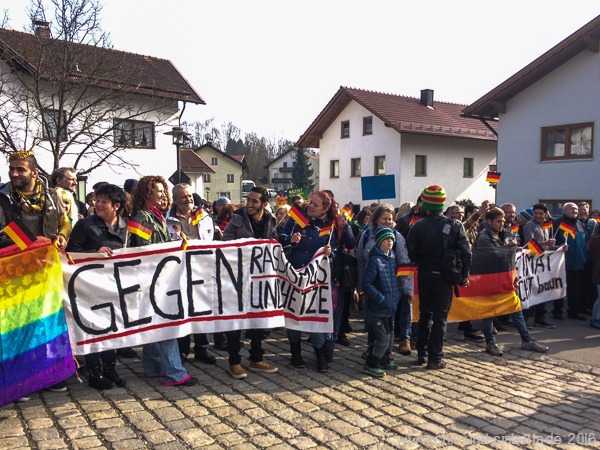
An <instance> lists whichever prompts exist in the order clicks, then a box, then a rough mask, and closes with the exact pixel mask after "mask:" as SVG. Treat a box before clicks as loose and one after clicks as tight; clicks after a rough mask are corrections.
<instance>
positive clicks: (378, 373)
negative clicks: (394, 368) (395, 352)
mask: <svg viewBox="0 0 600 450" xmlns="http://www.w3.org/2000/svg"><path fill="white" fill-rule="evenodd" d="M363 372H364V373H366V374H368V375H372V376H374V377H377V378H381V377H385V372H384V371H383V370H381V369H380V368H379V367H369V366H367V365H366V364H365V365H364V367H363Z"/></svg>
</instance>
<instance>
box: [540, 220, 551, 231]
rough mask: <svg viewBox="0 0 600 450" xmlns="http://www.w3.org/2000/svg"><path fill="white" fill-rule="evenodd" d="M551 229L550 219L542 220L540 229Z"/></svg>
mask: <svg viewBox="0 0 600 450" xmlns="http://www.w3.org/2000/svg"><path fill="white" fill-rule="evenodd" d="M551 229H552V221H551V220H544V223H542V230H551Z"/></svg>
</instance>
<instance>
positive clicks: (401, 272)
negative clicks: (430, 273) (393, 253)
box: [396, 264, 416, 277]
mask: <svg viewBox="0 0 600 450" xmlns="http://www.w3.org/2000/svg"><path fill="white" fill-rule="evenodd" d="M415 270H416V267H414V266H412V265H410V264H400V265H399V266H398V270H397V271H396V276H397V277H414V276H415Z"/></svg>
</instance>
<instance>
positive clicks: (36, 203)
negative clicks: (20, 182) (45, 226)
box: [10, 179, 46, 214]
mask: <svg viewBox="0 0 600 450" xmlns="http://www.w3.org/2000/svg"><path fill="white" fill-rule="evenodd" d="M10 196H11V198H12V200H13V201H14V202H15V203H16V204H17V205H18V206H19V209H21V211H23V212H24V213H25V214H31V213H32V212H34V211H41V210H42V208H43V207H44V204H45V203H46V192H45V191H44V185H43V184H42V181H41V180H40V179H37V180H36V181H35V186H34V187H33V194H31V195H28V196H27V197H25V196H24V195H23V193H22V192H21V191H19V190H18V189H17V188H16V187H15V186H14V185H13V184H12V183H11V184H10Z"/></svg>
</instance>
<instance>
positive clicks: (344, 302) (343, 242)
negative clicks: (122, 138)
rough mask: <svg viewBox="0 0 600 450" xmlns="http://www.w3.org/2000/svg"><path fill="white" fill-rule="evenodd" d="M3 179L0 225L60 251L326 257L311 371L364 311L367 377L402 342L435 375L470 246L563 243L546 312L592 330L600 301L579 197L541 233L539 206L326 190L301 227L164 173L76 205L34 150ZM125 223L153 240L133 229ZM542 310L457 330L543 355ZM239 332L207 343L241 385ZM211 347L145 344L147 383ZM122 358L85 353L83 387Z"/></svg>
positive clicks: (254, 337)
mask: <svg viewBox="0 0 600 450" xmlns="http://www.w3.org/2000/svg"><path fill="white" fill-rule="evenodd" d="M9 179H10V180H9V182H7V183H5V184H3V185H0V229H1V228H4V227H5V226H6V225H7V224H9V223H11V222H12V221H14V220H18V221H20V222H21V223H22V224H23V225H24V226H25V227H27V228H28V229H29V230H30V231H31V232H32V233H33V234H34V235H36V236H45V237H47V238H51V239H55V240H56V243H57V246H58V247H59V248H60V249H61V250H64V251H66V252H92V253H97V252H99V253H105V254H106V255H108V256H110V255H112V253H113V251H114V250H116V249H120V248H124V247H139V246H145V245H150V244H154V243H160V242H166V241H171V240H178V239H183V238H187V239H201V240H225V241H228V240H235V239H242V238H257V239H265V238H266V239H276V240H278V241H279V242H280V243H281V245H282V247H283V250H284V252H285V254H286V256H287V259H288V260H289V262H290V264H291V265H292V266H293V267H294V268H296V269H299V268H302V267H304V266H306V264H307V263H308V262H309V261H310V260H311V259H312V258H313V257H314V256H315V254H316V253H317V252H318V251H319V250H320V249H324V252H325V256H327V257H328V259H329V261H330V264H331V273H332V277H331V279H332V281H331V293H332V304H333V332H332V333H309V336H308V339H309V342H310V345H311V346H312V347H313V349H314V354H315V355H314V358H315V361H316V370H317V371H319V372H323V373H324V372H327V371H328V370H329V366H328V364H329V363H331V362H332V361H333V356H334V351H335V346H336V344H339V345H345V346H348V345H351V342H350V339H349V337H348V333H349V332H351V331H352V327H351V326H350V323H349V315H350V311H351V310H352V309H354V310H360V311H362V313H363V316H364V328H365V331H366V332H367V335H368V348H366V349H365V351H364V353H363V357H364V358H365V360H366V362H365V364H364V367H363V371H364V372H365V373H367V374H369V375H372V376H375V377H382V376H384V375H385V373H386V372H385V371H390V370H394V369H397V368H398V364H397V363H396V362H395V361H394V358H393V357H392V351H393V348H394V342H395V341H396V340H397V341H398V342H399V343H398V347H397V349H398V353H400V354H401V355H411V354H412V353H413V352H416V353H417V360H416V363H417V364H427V368H428V369H430V370H436V369H443V368H444V367H445V361H444V353H443V344H444V337H445V334H446V328H447V318H448V313H449V310H450V307H451V305H452V298H453V295H454V293H455V290H456V286H463V287H466V286H468V285H469V274H470V272H469V271H470V265H471V249H472V247H475V246H476V247H479V248H492V247H502V246H518V247H523V246H525V245H526V244H527V243H528V242H529V241H531V240H535V242H537V243H538V244H539V245H540V246H542V247H543V248H546V249H555V248H557V247H563V248H564V249H565V250H567V252H566V272H567V297H566V298H567V308H566V311H565V310H564V307H565V305H564V300H557V301H554V302H553V304H552V310H551V314H552V316H553V317H554V319H556V320H561V319H563V318H564V316H565V315H566V316H567V317H569V318H572V319H577V320H587V315H591V320H590V325H591V326H593V327H595V328H600V306H599V303H600V302H598V301H596V298H597V297H598V291H599V290H600V287H599V286H600V227H598V226H596V223H597V222H596V218H595V217H593V214H596V213H597V212H590V208H589V204H587V203H585V202H583V203H579V204H575V203H566V204H565V205H564V207H563V216H562V217H561V218H557V219H555V220H554V222H553V223H552V227H548V226H545V224H547V223H548V221H549V220H551V217H550V215H549V213H548V208H547V206H546V205H544V204H541V203H539V204H536V205H533V207H532V208H530V209H525V210H523V211H521V212H519V213H518V214H517V210H516V207H515V206H514V205H513V204H510V203H506V204H503V205H500V206H499V207H496V206H493V205H490V204H489V202H483V203H482V205H481V206H480V207H475V206H472V205H471V206H469V207H466V208H464V209H463V208H462V207H461V206H459V205H451V206H449V207H447V208H446V193H445V191H444V189H443V187H441V186H438V185H432V186H428V187H427V188H425V189H424V190H423V192H422V194H421V196H420V197H419V199H418V200H417V203H416V204H414V205H413V204H411V203H405V204H403V205H401V206H400V207H398V208H395V207H394V206H393V205H388V204H379V203H373V204H371V205H369V206H365V207H364V208H357V207H355V206H354V205H352V204H348V205H345V206H344V208H342V209H340V206H339V205H338V204H337V203H336V202H335V199H334V195H333V193H332V192H330V191H323V190H319V191H316V192H314V193H312V195H311V196H310V198H309V199H308V200H307V201H304V200H303V199H302V198H296V199H294V201H293V202H292V205H294V207H295V208H297V209H298V210H300V211H302V213H303V214H304V216H305V217H306V223H303V224H299V223H298V221H297V220H295V218H294V217H290V216H289V214H288V213H290V206H289V205H285V206H280V207H278V208H277V209H276V210H275V211H273V209H272V207H271V205H270V204H269V201H268V200H269V195H268V193H267V191H266V190H265V189H264V188H261V187H255V188H253V189H252V190H251V191H250V193H249V195H248V197H247V200H246V202H245V203H244V204H241V205H237V206H236V205H233V204H232V202H231V200H230V199H228V198H225V197H221V198H219V199H217V200H216V201H214V202H212V203H211V202H208V201H207V200H204V199H202V198H201V197H200V196H199V195H197V194H196V193H195V192H193V189H192V187H191V186H190V185H188V184H184V183H181V184H177V185H175V186H174V187H173V188H172V190H169V187H168V185H167V182H166V181H165V179H164V178H163V177H161V176H143V177H141V178H140V179H139V180H133V179H130V180H126V181H125V182H124V184H123V188H121V187H120V186H116V185H114V184H110V183H97V184H96V185H94V186H93V192H91V193H90V194H88V196H87V197H86V199H85V202H82V201H79V200H78V199H77V198H76V193H75V187H76V184H77V177H76V171H75V169H72V168H60V169H57V170H56V171H55V172H54V173H53V174H52V176H51V177H50V180H49V182H48V181H47V180H45V179H44V178H43V177H42V176H41V175H40V171H39V168H38V165H37V161H36V158H35V155H34V153H33V152H31V151H24V150H23V151H18V152H14V153H12V154H11V155H10V156H9ZM563 222H564V223H567V224H569V225H570V226H572V227H573V229H574V233H573V234H569V233H567V234H566V233H565V232H564V231H562V230H561V229H560V225H561V224H562V223H563ZM129 223H134V224H136V226H139V227H140V229H141V230H142V231H143V230H152V232H151V233H148V234H147V235H144V233H143V232H142V233H128V231H127V230H128V224H129ZM322 230H331V231H330V232H329V233H323V232H322ZM552 230H555V231H556V232H552ZM11 244H12V241H11V240H10V238H9V236H8V235H6V234H5V233H3V234H1V235H0V246H1V247H6V246H8V245H11ZM411 266H416V267H417V268H418V279H417V280H413V272H411V271H410V270H409V271H405V270H403V269H405V268H407V267H411ZM415 281H416V284H417V285H418V288H419V320H418V322H417V323H413V322H412V308H413V303H414V300H415V294H414V292H413V286H414V285H415ZM546 307H547V305H546V304H540V305H537V306H535V307H533V308H531V310H525V311H519V312H516V313H513V314H511V315H509V316H504V317H497V318H488V319H485V320H484V321H483V322H482V330H481V331H479V330H476V329H475V328H474V327H473V324H472V323H471V322H461V323H460V324H459V329H460V330H462V331H464V333H465V338H467V339H473V340H479V341H484V340H485V346H486V351H487V352H488V353H490V354H491V355H493V356H502V349H501V348H500V347H499V346H498V345H497V343H496V340H495V333H496V332H497V331H505V330H506V329H507V326H511V325H512V326H514V327H515V328H516V330H517V331H518V333H519V334H520V336H521V339H522V348H524V349H528V350H531V351H536V352H546V351H548V347H546V346H544V345H541V344H540V343H538V342H537V341H535V340H534V339H533V337H532V336H531V333H530V324H528V322H527V321H528V320H530V319H531V317H533V326H537V327H544V328H548V329H551V328H554V327H555V325H554V324H553V323H551V322H550V321H549V320H548V318H547V317H546ZM243 332H244V330H234V331H228V332H225V333H214V334H213V342H214V348H215V349H217V350H222V351H225V350H226V351H227V353H228V366H229V367H228V372H229V373H230V374H231V376H232V377H233V378H236V379H242V378H246V377H247V376H248V373H247V371H246V368H245V367H244V366H243V365H242V358H241V356H240V351H241V349H242V347H243V344H242V339H243V338H242V333H243ZM268 335H269V331H268V330H262V329H252V330H245V332H244V337H245V338H246V339H247V340H249V341H250V347H249V354H250V356H249V361H250V362H249V364H248V369H249V370H250V371H257V372H264V373H275V372H277V371H278V368H277V367H276V366H275V365H274V364H272V363H270V362H268V361H267V360H266V359H265V358H264V353H265V352H264V350H263V346H262V343H263V340H264V339H265V338H266V337H267V336H268ZM287 338H288V341H289V346H290V352H291V366H292V367H295V368H298V369H302V368H305V367H306V366H307V364H306V362H305V360H304V357H303V355H302V351H301V348H302V340H301V338H302V336H301V332H299V331H295V330H287ZM192 341H193V344H194V345H193V347H192ZM209 342H210V340H209V336H208V335H207V334H195V335H193V336H186V337H182V338H179V339H169V340H165V341H161V342H154V343H149V344H145V345H144V346H143V350H142V361H143V374H142V376H144V377H151V378H160V379H161V381H162V383H163V384H164V385H165V386H180V385H183V386H192V385H195V384H197V383H198V379H197V378H195V377H193V376H190V375H189V373H188V371H187V369H186V367H185V362H186V361H187V358H188V357H189V354H190V352H191V351H192V349H193V352H194V359H195V360H197V361H200V362H203V363H206V364H216V362H217V360H216V358H215V356H214V355H213V354H211V352H210V350H209ZM117 355H120V356H122V357H134V356H136V355H137V353H136V351H135V350H134V349H131V348H125V349H119V350H117V351H115V350H106V351H102V352H100V353H92V354H88V355H85V358H84V359H85V366H86V367H87V371H88V383H89V385H90V386H91V387H93V388H96V389H110V388H113V387H115V386H118V387H122V386H125V385H126V380H125V379H123V378H122V377H121V376H120V375H119V374H118V372H117V370H116V361H117ZM48 389H50V390H53V391H59V392H60V391H65V390H66V385H65V383H64V382H61V383H58V384H55V385H52V386H48ZM23 400H26V398H24V399H23Z"/></svg>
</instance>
